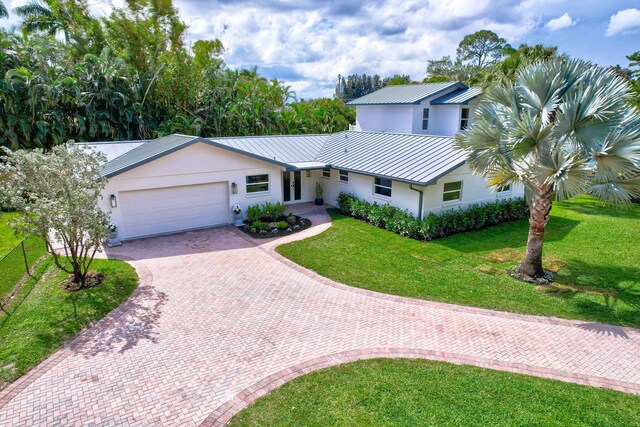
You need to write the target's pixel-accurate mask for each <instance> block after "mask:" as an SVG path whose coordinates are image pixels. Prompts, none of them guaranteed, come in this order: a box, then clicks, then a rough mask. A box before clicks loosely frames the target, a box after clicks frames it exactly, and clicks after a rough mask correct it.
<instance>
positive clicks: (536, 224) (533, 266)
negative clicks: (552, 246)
mask: <svg viewBox="0 0 640 427" xmlns="http://www.w3.org/2000/svg"><path fill="white" fill-rule="evenodd" d="M550 212H551V197H550V194H549V193H547V194H545V195H543V196H538V197H536V198H535V199H533V200H532V201H531V202H530V203H529V238H528V240H527V251H526V253H525V256H524V259H523V260H522V263H521V264H520V267H519V268H518V273H519V275H520V279H521V280H527V281H530V280H535V279H540V278H548V277H547V276H548V275H547V274H546V273H545V271H544V270H543V268H542V244H543V240H544V232H545V229H546V227H547V222H549V213H550Z"/></svg>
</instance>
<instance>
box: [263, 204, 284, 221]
mask: <svg viewBox="0 0 640 427" xmlns="http://www.w3.org/2000/svg"><path fill="white" fill-rule="evenodd" d="M283 215H284V205H283V204H282V203H280V202H276V203H270V202H264V203H263V204H262V217H264V219H266V220H267V221H275V220H277V219H278V218H280V217H282V216H283Z"/></svg>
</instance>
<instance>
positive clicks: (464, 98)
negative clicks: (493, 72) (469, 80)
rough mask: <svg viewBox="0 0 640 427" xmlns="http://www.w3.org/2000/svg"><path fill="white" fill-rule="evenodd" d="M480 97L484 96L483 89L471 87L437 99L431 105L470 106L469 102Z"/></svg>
mask: <svg viewBox="0 0 640 427" xmlns="http://www.w3.org/2000/svg"><path fill="white" fill-rule="evenodd" d="M480 95H482V88H480V87H469V88H466V89H460V90H456V91H454V92H451V93H448V94H446V95H443V96H441V97H440V98H437V99H434V100H433V101H431V102H430V104H431V105H456V104H457V105H459V104H468V103H469V101H471V100H472V99H474V98H477V97H478V96H480Z"/></svg>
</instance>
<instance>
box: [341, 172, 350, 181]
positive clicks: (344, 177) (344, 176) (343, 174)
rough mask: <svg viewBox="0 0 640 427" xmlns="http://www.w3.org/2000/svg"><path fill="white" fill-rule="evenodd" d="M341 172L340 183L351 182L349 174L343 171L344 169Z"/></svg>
mask: <svg viewBox="0 0 640 427" xmlns="http://www.w3.org/2000/svg"><path fill="white" fill-rule="evenodd" d="M339 172H340V181H342V182H349V172H348V171H343V170H342V169H340V171H339Z"/></svg>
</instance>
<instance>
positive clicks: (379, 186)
mask: <svg viewBox="0 0 640 427" xmlns="http://www.w3.org/2000/svg"><path fill="white" fill-rule="evenodd" d="M373 192H374V193H376V194H379V195H381V196H386V197H391V180H390V179H387V178H376V179H375V181H374V184H373Z"/></svg>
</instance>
